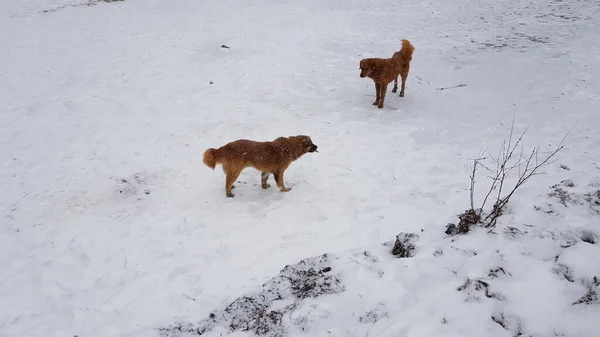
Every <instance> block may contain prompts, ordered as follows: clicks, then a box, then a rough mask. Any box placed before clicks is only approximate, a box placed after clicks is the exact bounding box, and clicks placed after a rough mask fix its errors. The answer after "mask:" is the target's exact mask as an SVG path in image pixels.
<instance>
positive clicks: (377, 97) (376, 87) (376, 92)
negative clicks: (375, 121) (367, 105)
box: [373, 82, 380, 105]
mask: <svg viewBox="0 0 600 337" xmlns="http://www.w3.org/2000/svg"><path fill="white" fill-rule="evenodd" d="M379 90H380V87H379V83H377V82H375V102H373V105H377V104H379Z"/></svg>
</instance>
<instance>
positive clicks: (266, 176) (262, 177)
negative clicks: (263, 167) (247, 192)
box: [260, 172, 271, 189]
mask: <svg viewBox="0 0 600 337" xmlns="http://www.w3.org/2000/svg"><path fill="white" fill-rule="evenodd" d="M267 179H269V172H261V173H260V185H261V186H262V188H264V189H267V188H269V187H271V185H269V184H267Z"/></svg>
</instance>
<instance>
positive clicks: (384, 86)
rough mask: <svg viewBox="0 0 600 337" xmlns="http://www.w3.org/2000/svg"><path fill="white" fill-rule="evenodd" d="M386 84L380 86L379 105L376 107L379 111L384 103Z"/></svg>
mask: <svg viewBox="0 0 600 337" xmlns="http://www.w3.org/2000/svg"><path fill="white" fill-rule="evenodd" d="M387 87H388V85H387V84H382V85H381V88H380V89H379V90H380V93H379V95H380V98H379V104H378V105H377V107H378V108H379V109H381V108H383V102H384V101H385V92H386V91H387Z"/></svg>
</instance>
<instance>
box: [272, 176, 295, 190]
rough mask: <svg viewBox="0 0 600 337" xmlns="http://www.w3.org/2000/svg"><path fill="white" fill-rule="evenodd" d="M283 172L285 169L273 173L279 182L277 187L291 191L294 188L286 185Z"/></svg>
mask: <svg viewBox="0 0 600 337" xmlns="http://www.w3.org/2000/svg"><path fill="white" fill-rule="evenodd" d="M283 172H284V171H281V172H277V173H273V175H274V176H275V181H276V182H277V187H279V190H280V191H281V192H289V191H291V190H292V189H291V188H287V187H285V185H284V184H283Z"/></svg>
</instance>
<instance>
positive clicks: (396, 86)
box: [392, 76, 398, 93]
mask: <svg viewBox="0 0 600 337" xmlns="http://www.w3.org/2000/svg"><path fill="white" fill-rule="evenodd" d="M396 91H398V76H396V79H395V80H394V87H393V88H392V92H393V93H396Z"/></svg>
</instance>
